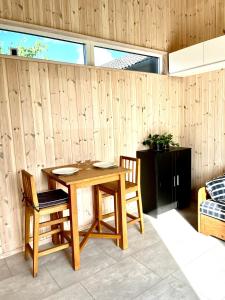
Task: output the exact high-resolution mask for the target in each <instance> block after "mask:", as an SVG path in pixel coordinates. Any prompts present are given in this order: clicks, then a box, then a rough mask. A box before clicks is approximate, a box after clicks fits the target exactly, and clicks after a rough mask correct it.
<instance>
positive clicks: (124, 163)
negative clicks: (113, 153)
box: [97, 156, 144, 244]
mask: <svg viewBox="0 0 225 300" xmlns="http://www.w3.org/2000/svg"><path fill="white" fill-rule="evenodd" d="M120 166H121V167H123V168H127V169H130V170H131V172H129V173H127V174H126V181H125V192H126V195H127V194H130V193H135V196H134V197H132V198H129V199H127V200H126V203H131V202H134V201H135V202H136V203H137V213H138V216H136V215H133V214H131V213H129V212H127V217H128V218H129V219H130V220H129V221H128V222H127V223H128V224H134V223H137V222H139V225H140V232H141V233H143V232H144V221H143V212H142V200H141V190H140V159H138V158H132V157H126V156H120ZM102 192H103V193H104V194H103V193H102ZM109 195H112V196H113V197H114V212H112V213H109V214H102V201H103V200H104V198H105V196H109ZM97 199H98V219H99V231H100V232H101V230H102V228H101V226H102V225H103V226H105V227H108V228H109V229H111V230H113V228H112V226H111V225H109V224H107V223H106V222H104V221H103V220H104V219H106V218H109V217H111V216H114V218H115V228H114V230H115V232H116V233H118V184H117V182H109V183H105V184H101V185H99V193H98V197H97ZM109 226H110V227H109ZM117 244H118V240H117Z"/></svg>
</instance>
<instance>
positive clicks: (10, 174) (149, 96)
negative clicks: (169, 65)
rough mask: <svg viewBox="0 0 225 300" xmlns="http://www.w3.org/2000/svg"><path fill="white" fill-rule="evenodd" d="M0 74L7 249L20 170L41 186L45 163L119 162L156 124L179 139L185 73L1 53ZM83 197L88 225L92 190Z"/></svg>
mask: <svg viewBox="0 0 225 300" xmlns="http://www.w3.org/2000/svg"><path fill="white" fill-rule="evenodd" d="M0 73H1V74H3V76H1V77H0V90H1V93H0V137H1V141H0V168H1V172H0V175H1V177H0V199H1V201H0V205H1V207H0V237H1V238H0V240H1V242H2V246H1V247H2V250H1V251H2V252H3V253H7V254H8V253H12V251H14V250H15V249H19V248H20V247H21V242H22V231H23V224H22V210H21V208H22V203H21V198H22V196H21V178H20V170H21V169H23V168H25V169H27V170H29V171H30V172H31V173H33V174H34V175H35V177H36V179H37V186H38V189H39V190H41V189H45V188H46V180H45V178H44V177H43V176H42V174H41V169H42V168H43V167H48V166H54V165H60V164H64V163H65V164H66V163H72V162H74V161H79V160H85V159H99V160H115V161H118V158H119V155H121V154H124V155H135V154H136V150H137V149H140V148H143V146H142V141H143V139H144V137H145V136H146V135H147V134H148V133H149V131H151V130H153V131H154V132H163V131H165V130H167V131H169V132H173V134H174V136H175V139H176V140H178V141H180V127H179V126H177V124H178V122H179V119H180V116H179V111H180V109H181V106H180V104H179V100H180V97H179V95H180V93H181V80H180V79H176V78H168V77H167V76H161V75H154V74H147V73H138V72H132V71H116V70H106V69H100V68H94V67H84V66H71V65H60V64H56V63H47V62H35V61H32V60H30V61H29V60H20V59H13V58H1V59H0ZM168 112H169V113H168ZM171 116H173V117H171ZM78 198H79V223H80V225H84V224H85V223H87V222H89V221H90V219H91V217H92V207H91V200H90V199H91V191H90V189H85V190H80V191H79V195H78ZM81 199H82V201H81Z"/></svg>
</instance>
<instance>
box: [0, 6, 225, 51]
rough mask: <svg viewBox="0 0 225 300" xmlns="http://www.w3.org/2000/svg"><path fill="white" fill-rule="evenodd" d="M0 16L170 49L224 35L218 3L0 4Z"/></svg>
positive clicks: (223, 10) (224, 19)
mask: <svg viewBox="0 0 225 300" xmlns="http://www.w3.org/2000/svg"><path fill="white" fill-rule="evenodd" d="M0 17H1V18H4V19H10V20H15V21H20V22H26V23H32V24H36V25H42V26H47V27H52V28H56V29H62V30H66V31H71V32H76V33H81V34H87V35H91V36H94V37H100V38H104V39H109V40H115V41H118V42H123V43H128V44H133V45H138V46H144V47H149V48H153V49H160V50H165V51H169V52H170V51H174V50H177V49H181V48H184V47H186V46H190V45H192V44H195V43H199V42H202V41H205V40H208V39H211V38H214V37H216V36H220V35H223V34H224V29H225V2H224V1H223V0H210V1H209V0H198V1H196V0H188V1H181V0H160V1H159V0H139V1H136V0H135V1H131V0H123V1H120V0H110V1H109V0H93V1H90V0H88V1H87V0H42V1H34V0H12V1H10V0H0Z"/></svg>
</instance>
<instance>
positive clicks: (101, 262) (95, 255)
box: [45, 243, 116, 288]
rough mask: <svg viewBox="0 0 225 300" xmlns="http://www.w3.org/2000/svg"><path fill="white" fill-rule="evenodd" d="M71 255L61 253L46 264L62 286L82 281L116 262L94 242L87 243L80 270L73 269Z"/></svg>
mask: <svg viewBox="0 0 225 300" xmlns="http://www.w3.org/2000/svg"><path fill="white" fill-rule="evenodd" d="M69 257H70V255H68V257H66V256H65V255H60V256H58V257H57V258H56V259H55V260H54V261H51V262H48V263H46V264H45V266H46V268H47V270H48V271H49V272H50V274H51V275H52V277H53V278H54V279H55V280H56V282H57V283H58V284H59V286H60V287H62V288H63V287H66V286H69V285H71V284H74V283H76V282H80V281H81V280H83V279H84V278H87V277H89V276H91V275H93V274H95V273H96V272H98V271H100V270H102V269H104V268H106V267H108V266H110V265H112V264H114V263H115V262H116V261H115V260H114V259H113V258H111V257H110V256H108V255H106V254H105V253H104V252H103V251H102V250H101V249H100V248H98V247H96V246H95V244H92V243H91V244H90V245H87V246H86V247H85V248H84V250H83V251H82V252H81V268H80V270H79V271H74V270H73V269H72V266H71V260H70V259H69Z"/></svg>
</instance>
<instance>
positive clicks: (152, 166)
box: [137, 147, 191, 213]
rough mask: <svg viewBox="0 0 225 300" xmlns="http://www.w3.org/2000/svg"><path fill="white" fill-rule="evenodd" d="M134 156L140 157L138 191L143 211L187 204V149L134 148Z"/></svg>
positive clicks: (189, 173)
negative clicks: (136, 149)
mask: <svg viewBox="0 0 225 300" xmlns="http://www.w3.org/2000/svg"><path fill="white" fill-rule="evenodd" d="M137 157H138V158H140V159H141V193H142V202H143V211H144V212H145V213H148V212H150V211H152V210H158V211H160V212H162V211H165V210H167V209H169V208H171V207H177V208H184V207H186V206H188V204H189V201H190V197H191V149H190V148H181V147H174V148H171V149H170V150H168V151H155V150H151V149H150V150H143V151H137ZM163 208H165V209H163ZM159 209H161V210H159Z"/></svg>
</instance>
